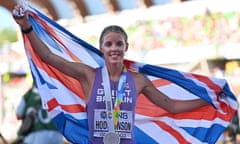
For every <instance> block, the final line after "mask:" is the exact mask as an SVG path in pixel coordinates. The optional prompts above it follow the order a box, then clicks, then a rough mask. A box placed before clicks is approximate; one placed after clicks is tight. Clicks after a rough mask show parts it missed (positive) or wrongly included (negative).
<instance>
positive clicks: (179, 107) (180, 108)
mask: <svg viewBox="0 0 240 144" xmlns="http://www.w3.org/2000/svg"><path fill="white" fill-rule="evenodd" d="M173 105H174V106H173V107H174V108H173V113H180V112H185V111H191V110H194V109H197V108H200V107H202V106H205V105H208V103H207V102H206V101H204V100H202V99H195V100H187V101H175V102H174V104H173Z"/></svg>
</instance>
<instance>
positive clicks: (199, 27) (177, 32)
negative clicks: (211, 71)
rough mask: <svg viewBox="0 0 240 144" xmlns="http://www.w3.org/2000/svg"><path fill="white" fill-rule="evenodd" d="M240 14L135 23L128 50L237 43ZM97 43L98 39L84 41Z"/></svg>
mask: <svg viewBox="0 0 240 144" xmlns="http://www.w3.org/2000/svg"><path fill="white" fill-rule="evenodd" d="M239 24H240V12H236V11H234V12H224V13H223V12H218V13H211V12H210V11H209V10H206V13H205V15H195V16H193V17H186V16H185V17H169V18H166V19H151V20H138V21H136V23H135V24H132V25H129V26H128V27H127V28H126V30H127V32H128V34H129V40H130V42H131V49H134V50H138V51H143V50H144V51H147V50H151V49H156V48H173V47H174V48H175V47H176V48H177V47H188V46H198V45H215V46H220V45H223V44H226V43H238V42H239V41H240V26H239ZM84 39H85V40H87V41H89V42H90V43H95V44H96V43H97V42H98V37H97V34H96V35H91V36H89V37H86V38H84Z"/></svg>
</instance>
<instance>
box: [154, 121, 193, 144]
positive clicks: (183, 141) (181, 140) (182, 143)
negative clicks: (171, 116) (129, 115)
mask: <svg viewBox="0 0 240 144" xmlns="http://www.w3.org/2000/svg"><path fill="white" fill-rule="evenodd" d="M153 122H154V123H156V124H157V125H158V126H159V127H161V128H162V129H164V130H165V131H166V132H168V133H170V135H172V136H174V137H175V138H176V139H177V141H178V143H180V144H191V142H188V141H187V140H186V139H185V138H184V137H183V136H182V135H181V134H179V132H178V131H176V130H175V129H173V128H172V127H170V126H168V125H167V124H166V123H164V122H161V121H153Z"/></svg>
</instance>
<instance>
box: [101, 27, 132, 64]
mask: <svg viewBox="0 0 240 144" xmlns="http://www.w3.org/2000/svg"><path fill="white" fill-rule="evenodd" d="M109 28H110V29H105V31H103V34H102V35H101V38H100V50H101V52H102V54H103V56H104V58H105V60H106V62H107V63H109V64H116V63H119V62H122V61H123V58H124V54H125V52H126V51H127V49H128V43H127V37H126V36H127V35H126V33H125V32H124V31H122V29H121V30H119V29H111V27H109ZM118 28H119V27H118Z"/></svg>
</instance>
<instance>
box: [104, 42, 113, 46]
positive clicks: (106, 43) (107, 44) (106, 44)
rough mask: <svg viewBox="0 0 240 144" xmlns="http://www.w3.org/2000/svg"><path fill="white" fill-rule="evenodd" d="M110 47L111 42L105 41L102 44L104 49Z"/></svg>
mask: <svg viewBox="0 0 240 144" xmlns="http://www.w3.org/2000/svg"><path fill="white" fill-rule="evenodd" d="M111 45H112V42H110V41H107V42H105V43H104V46H105V47H110V46H111Z"/></svg>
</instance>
